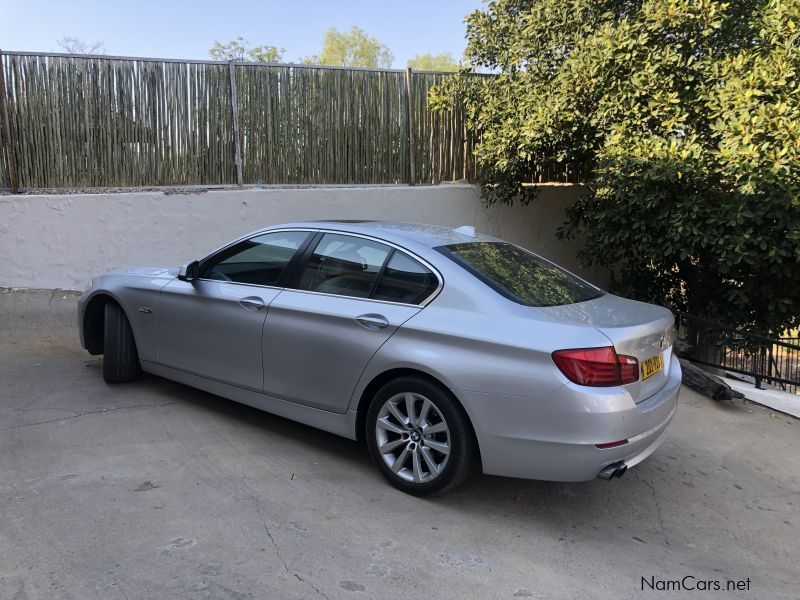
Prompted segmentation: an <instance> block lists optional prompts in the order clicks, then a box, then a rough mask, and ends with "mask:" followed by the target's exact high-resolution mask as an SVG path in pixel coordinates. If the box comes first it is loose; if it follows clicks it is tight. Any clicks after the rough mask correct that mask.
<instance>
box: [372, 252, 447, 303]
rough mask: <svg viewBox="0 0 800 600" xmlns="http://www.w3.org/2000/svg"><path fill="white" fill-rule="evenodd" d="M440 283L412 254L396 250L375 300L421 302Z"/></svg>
mask: <svg viewBox="0 0 800 600" xmlns="http://www.w3.org/2000/svg"><path fill="white" fill-rule="evenodd" d="M438 285H439V281H438V280H437V279H436V275H434V274H433V273H431V272H430V270H429V269H427V268H426V267H424V266H423V265H422V264H420V263H419V262H418V261H416V260H414V259H413V258H411V257H410V256H408V255H406V254H404V253H402V252H400V251H395V253H394V254H393V255H392V258H391V260H389V264H388V265H386V269H385V270H384V272H383V276H382V277H381V280H380V281H379V282H378V287H377V288H376V290H375V293H374V294H373V296H372V297H373V298H374V299H375V300H389V301H391V302H404V303H405V304H419V303H420V302H422V301H423V300H425V298H427V297H428V296H430V295H431V294H432V293H433V292H434V290H436V288H437V287H438Z"/></svg>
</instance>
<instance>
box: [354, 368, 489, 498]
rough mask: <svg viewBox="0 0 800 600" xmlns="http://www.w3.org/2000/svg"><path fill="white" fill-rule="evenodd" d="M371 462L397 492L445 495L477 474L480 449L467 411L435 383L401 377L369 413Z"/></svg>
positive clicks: (383, 391) (382, 391)
mask: <svg viewBox="0 0 800 600" xmlns="http://www.w3.org/2000/svg"><path fill="white" fill-rule="evenodd" d="M366 435H367V445H368V446H369V451H370V455H371V456H372V460H373V461H374V462H375V464H376V465H377V466H378V469H380V471H381V473H382V474H383V475H384V477H386V479H388V480H389V483H391V484H392V485H393V486H394V487H396V488H398V489H400V490H402V491H404V492H407V493H409V494H413V495H415V496H428V495H431V494H440V493H442V492H445V491H448V490H451V489H453V488H455V487H456V486H458V485H460V484H461V483H463V482H464V481H465V480H466V479H467V478H468V477H469V476H470V474H471V473H472V471H473V468H474V466H475V461H476V455H477V452H476V447H475V440H474V435H473V433H472V428H471V426H470V423H469V419H468V418H467V415H466V413H465V412H464V409H463V408H462V407H461V406H460V405H459V404H458V402H457V401H456V400H455V399H454V398H453V397H452V396H451V395H450V394H449V393H447V392H446V391H445V390H443V389H442V388H441V387H439V386H438V385H436V384H435V383H433V382H430V381H427V380H425V379H420V378H416V377H402V378H399V379H395V380H394V381H391V382H389V383H387V384H386V385H384V386H383V387H382V388H381V389H380V390H379V391H378V393H377V394H376V395H375V398H374V399H373V401H372V403H371V404H370V407H369V412H368V413H367V431H366Z"/></svg>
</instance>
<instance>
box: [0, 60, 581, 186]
mask: <svg viewBox="0 0 800 600" xmlns="http://www.w3.org/2000/svg"><path fill="white" fill-rule="evenodd" d="M452 76H453V75H452V74H445V73H432V72H412V71H411V70H410V69H406V70H397V69H386V70H378V69H361V68H344V67H322V66H312V65H283V64H276V65H272V64H270V65H266V64H258V63H224V62H214V61H181V60H174V59H152V58H131V57H115V56H96V55H74V54H57V53H48V54H43V53H32V52H0V188H9V187H11V188H15V187H19V188H28V189H30V188H70V187H77V188H79V187H127V186H169V185H206V184H223V185H224V184H300V185H302V184H366V183H374V184H379V183H410V184H412V185H413V184H416V183H439V182H441V181H455V180H460V179H466V180H470V181H472V180H475V179H476V170H475V162H474V158H473V154H472V149H473V145H474V140H473V136H472V134H470V133H469V132H468V130H467V128H466V126H465V123H464V115H463V114H462V113H461V112H460V111H458V110H454V111H442V112H433V111H431V110H430V109H429V107H428V90H429V89H430V87H431V86H432V85H434V84H437V83H439V82H441V81H442V80H443V79H444V78H445V77H452ZM3 80H4V81H3ZM3 109H5V113H6V115H7V117H8V128H7V129H6V128H5V127H4V126H3V125H4V122H3V116H4V114H3ZM11 158H13V159H14V160H13V162H12V160H10V159H11ZM14 166H16V169H14ZM12 171H15V172H16V177H12ZM548 177H551V175H549V174H548ZM564 177H569V175H558V176H556V177H554V179H559V178H560V179H561V180H564ZM12 180H13V181H12ZM567 180H569V179H567ZM15 184H16V185H15Z"/></svg>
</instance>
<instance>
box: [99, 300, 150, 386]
mask: <svg viewBox="0 0 800 600" xmlns="http://www.w3.org/2000/svg"><path fill="white" fill-rule="evenodd" d="M103 355H104V356H103V379H105V381H106V383H125V382H127V381H133V380H134V379H136V378H137V377H138V376H139V372H140V369H141V366H140V364H139V353H138V352H137V351H136V341H135V340H134V339H133V330H132V329H131V324H130V322H129V321H128V317H126V316H125V313H124V312H123V310H122V308H120V306H119V304H117V303H115V302H108V303H107V304H106V306H105V320H104V330H103Z"/></svg>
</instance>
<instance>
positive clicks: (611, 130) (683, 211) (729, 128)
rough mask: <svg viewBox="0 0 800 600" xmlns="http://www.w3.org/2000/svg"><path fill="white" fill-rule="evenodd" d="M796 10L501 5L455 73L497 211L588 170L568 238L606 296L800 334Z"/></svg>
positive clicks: (670, 0)
mask: <svg viewBox="0 0 800 600" xmlns="http://www.w3.org/2000/svg"><path fill="white" fill-rule="evenodd" d="M799 34H800V0H729V1H714V0H527V1H526V0H495V1H493V2H490V3H489V5H488V6H487V8H486V9H485V10H479V11H475V12H473V13H472V14H471V15H470V16H469V17H468V18H467V39H468V49H467V58H468V59H469V60H470V62H471V63H472V64H477V65H480V66H482V67H485V68H487V69H489V70H492V71H494V72H497V73H499V74H498V76H497V77H494V78H469V77H462V78H451V80H448V81H447V82H446V83H445V84H443V85H442V86H440V87H439V88H438V89H436V90H434V92H433V93H432V100H433V102H434V104H435V105H436V106H437V107H439V108H443V107H447V106H450V105H452V104H453V103H462V104H463V105H464V107H465V110H466V112H467V115H468V119H469V124H470V126H471V127H472V128H473V129H475V130H477V131H479V132H480V135H481V137H480V143H479V144H478V145H477V147H476V150H475V154H476V159H477V161H478V164H479V169H480V177H481V180H482V183H483V189H484V193H485V195H486V197H487V199H488V200H489V201H490V202H491V201H503V202H514V201H523V202H524V201H525V200H526V199H529V198H530V197H531V195H530V194H527V193H526V192H527V191H528V190H529V188H527V187H525V186H523V182H525V181H526V180H527V181H531V179H530V177H531V174H532V173H533V172H534V171H536V170H537V169H538V168H541V167H547V166H550V165H554V164H565V163H566V164H569V163H572V164H576V163H579V164H584V163H585V162H586V161H591V162H592V163H593V164H594V169H593V171H592V174H591V175H590V177H589V179H588V181H587V186H586V190H587V193H586V194H585V195H584V197H583V198H582V199H581V200H580V201H579V202H577V203H576V204H575V205H574V206H572V207H571V208H570V209H569V211H568V219H569V222H568V224H567V225H566V227H565V229H564V230H563V231H562V232H561V233H562V236H564V237H568V236H571V235H580V236H582V237H583V238H584V239H585V240H586V249H585V251H584V252H583V253H582V255H581V258H582V260H583V261H584V262H585V263H588V264H599V265H604V266H606V267H608V268H609V269H612V273H613V277H614V278H613V288H614V289H615V290H617V291H619V292H621V293H623V294H627V295H630V296H632V297H637V298H642V299H646V300H652V301H657V302H669V303H671V304H672V305H673V306H676V307H677V308H681V309H687V310H689V311H690V312H693V313H696V314H700V315H703V316H706V317H710V318H713V319H718V320H720V321H723V322H727V323H731V324H736V325H743V326H750V327H754V328H756V329H758V330H761V331H765V332H770V333H773V334H774V333H777V332H780V331H783V330H784V329H785V328H787V327H792V326H797V325H798V323H800V282H798V275H799V274H800V89H798V88H799V87H800V35H799Z"/></svg>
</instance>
